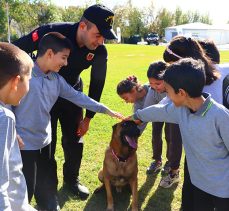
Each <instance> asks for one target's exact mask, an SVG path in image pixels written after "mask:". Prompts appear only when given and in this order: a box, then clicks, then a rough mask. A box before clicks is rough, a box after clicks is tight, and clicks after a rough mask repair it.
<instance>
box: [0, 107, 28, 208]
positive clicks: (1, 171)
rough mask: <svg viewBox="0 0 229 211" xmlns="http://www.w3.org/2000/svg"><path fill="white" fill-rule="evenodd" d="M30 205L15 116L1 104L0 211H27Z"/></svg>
mask: <svg viewBox="0 0 229 211" xmlns="http://www.w3.org/2000/svg"><path fill="white" fill-rule="evenodd" d="M30 209H32V208H31V207H30V205H29V204H28V196H27V190H26V182H25V178H24V175H23V173H22V160H21V153H20V150H19V146H18V142H17V140H16V130H15V117H14V114H13V113H12V112H11V111H10V110H8V109H6V108H5V107H4V105H3V104H2V103H0V211H3V210H4V211H12V210H13V211H14V210H16V211H25V210H30Z"/></svg>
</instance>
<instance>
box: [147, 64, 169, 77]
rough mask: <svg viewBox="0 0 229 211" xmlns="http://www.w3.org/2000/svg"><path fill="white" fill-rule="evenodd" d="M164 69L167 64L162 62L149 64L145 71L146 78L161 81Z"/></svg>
mask: <svg viewBox="0 0 229 211" xmlns="http://www.w3.org/2000/svg"><path fill="white" fill-rule="evenodd" d="M166 67H167V64H166V63H165V62H163V61H158V62H153V63H151V64H150V66H149V68H148V71H147V77H148V78H155V79H157V80H163V75H164V73H165V69H166Z"/></svg>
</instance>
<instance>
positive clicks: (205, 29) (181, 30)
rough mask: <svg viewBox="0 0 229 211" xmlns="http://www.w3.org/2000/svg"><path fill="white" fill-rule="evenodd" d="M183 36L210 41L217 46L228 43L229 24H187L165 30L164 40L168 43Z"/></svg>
mask: <svg viewBox="0 0 229 211" xmlns="http://www.w3.org/2000/svg"><path fill="white" fill-rule="evenodd" d="M176 35H183V36H186V37H194V38H197V39H211V40H213V41H214V42H215V43H216V44H217V45H223V44H228V43H229V24H224V25H209V24H204V23H198V22H196V23H189V24H184V25H178V26H171V27H167V28H165V39H166V40H167V41H168V42H169V41H170V40H171V39H172V38H173V37H174V36H176Z"/></svg>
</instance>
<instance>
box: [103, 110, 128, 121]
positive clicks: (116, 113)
mask: <svg viewBox="0 0 229 211" xmlns="http://www.w3.org/2000/svg"><path fill="white" fill-rule="evenodd" d="M107 114H108V115H109V116H111V117H115V118H118V119H121V120H123V119H124V118H125V117H124V116H123V115H122V114H120V113H118V112H115V111H112V110H109V111H108V112H107Z"/></svg>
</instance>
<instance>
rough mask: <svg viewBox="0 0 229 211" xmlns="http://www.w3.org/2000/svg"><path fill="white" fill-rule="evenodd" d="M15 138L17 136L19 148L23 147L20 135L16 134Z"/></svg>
mask: <svg viewBox="0 0 229 211" xmlns="http://www.w3.org/2000/svg"><path fill="white" fill-rule="evenodd" d="M16 138H17V141H18V145H19V148H20V149H23V148H24V146H25V144H24V142H23V140H22V138H21V136H19V135H17V136H16Z"/></svg>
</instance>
